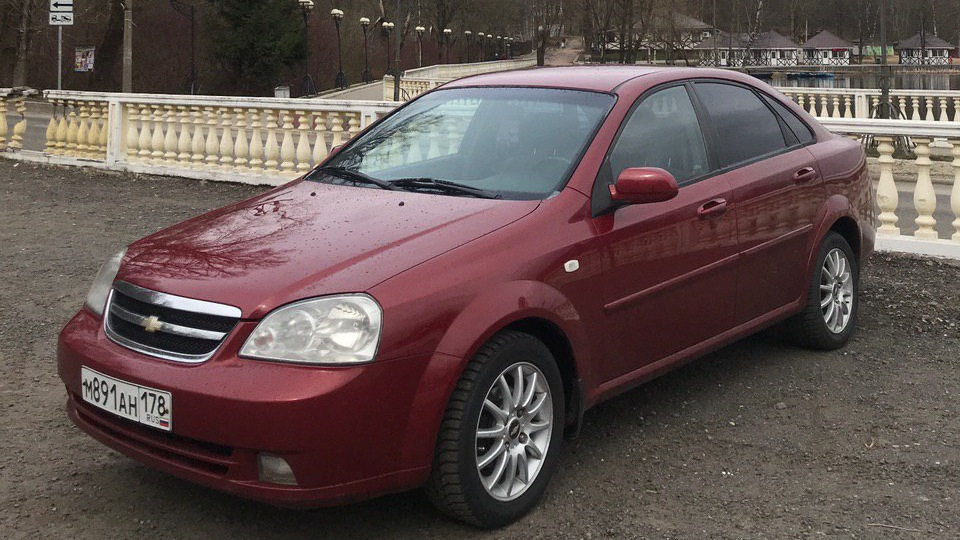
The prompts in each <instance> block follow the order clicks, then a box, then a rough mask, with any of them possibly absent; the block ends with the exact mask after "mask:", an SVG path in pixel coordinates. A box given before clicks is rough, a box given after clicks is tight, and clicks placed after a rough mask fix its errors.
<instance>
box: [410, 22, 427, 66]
mask: <svg viewBox="0 0 960 540" xmlns="http://www.w3.org/2000/svg"><path fill="white" fill-rule="evenodd" d="M413 31H414V32H416V33H417V67H423V33H424V32H426V31H427V29H426V28H424V27H422V26H417V27H416V28H414V29H413Z"/></svg>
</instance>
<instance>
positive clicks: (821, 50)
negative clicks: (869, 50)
mask: <svg viewBox="0 0 960 540" xmlns="http://www.w3.org/2000/svg"><path fill="white" fill-rule="evenodd" d="M800 47H801V48H802V49H803V56H802V58H801V61H802V63H804V64H807V65H811V66H849V65H850V59H851V57H852V56H853V45H851V44H850V43H849V42H847V41H845V40H843V39H841V38H839V37H837V36H836V35H835V34H833V33H832V32H830V31H829V30H824V31H822V32H820V33H819V34H817V35H815V36H813V37H812V38H810V39H808V40H807V41H805V42H804V43H803V45H801V46H800Z"/></svg>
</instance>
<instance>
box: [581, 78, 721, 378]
mask: <svg viewBox="0 0 960 540" xmlns="http://www.w3.org/2000/svg"><path fill="white" fill-rule="evenodd" d="M691 91H692V90H691V89H690V87H689V86H687V85H676V86H671V87H668V88H664V89H661V90H658V91H656V92H655V93H653V94H651V95H649V96H647V97H644V98H641V101H640V102H639V103H638V105H637V106H636V107H635V108H634V110H633V111H632V112H631V113H630V116H629V118H628V120H627V122H626V124H625V125H624V128H623V130H622V131H621V133H620V135H619V136H618V139H617V140H616V141H615V142H614V144H613V147H612V148H611V151H610V154H609V157H608V160H607V162H606V163H605V167H608V168H607V169H606V170H605V171H604V173H603V174H602V175H601V180H600V181H601V182H604V181H607V182H609V181H612V180H611V179H615V178H616V177H617V176H618V175H619V173H620V171H622V170H623V169H626V168H631V167H659V168H662V169H665V170H667V171H669V172H670V173H671V174H673V176H674V178H676V180H677V182H678V183H679V185H680V193H679V195H678V196H677V197H676V198H674V199H672V200H669V201H665V202H660V203H651V204H642V205H633V206H626V207H621V208H619V209H617V210H616V211H613V212H609V213H607V214H605V215H603V216H600V217H598V218H596V219H595V225H596V227H597V229H598V233H599V235H600V239H601V242H602V245H603V246H604V257H603V302H604V313H605V325H604V327H605V332H604V334H605V345H604V347H605V348H604V364H603V366H602V368H601V369H602V372H603V373H602V375H603V380H604V381H605V382H607V383H609V384H611V385H616V384H617V381H616V379H618V378H620V377H623V378H633V377H635V376H637V375H640V374H642V371H641V370H651V371H653V370H656V369H658V365H655V364H656V363H657V362H658V361H664V360H665V359H667V360H668V359H669V357H671V355H675V354H677V353H680V352H682V351H684V350H685V349H688V348H690V347H693V346H696V345H698V344H700V343H701V342H703V341H704V340H706V339H709V338H711V337H714V336H716V335H717V334H720V333H721V332H723V331H725V330H728V329H730V328H731V327H732V325H733V319H734V307H735V299H734V295H735V290H736V277H737V276H736V264H735V263H736V258H737V251H738V250H737V237H736V219H735V215H734V209H733V207H732V205H731V204H730V201H731V200H732V199H731V197H732V194H731V190H730V186H729V185H728V183H727V181H726V179H725V178H723V177H722V176H713V177H711V176H710V173H711V171H712V167H711V165H710V160H709V159H708V158H707V152H706V147H705V144H704V138H703V134H702V132H701V129H700V123H699V121H698V117H697V114H696V112H695V109H694V107H693V104H692V101H691V97H690V95H689V92H691Z"/></svg>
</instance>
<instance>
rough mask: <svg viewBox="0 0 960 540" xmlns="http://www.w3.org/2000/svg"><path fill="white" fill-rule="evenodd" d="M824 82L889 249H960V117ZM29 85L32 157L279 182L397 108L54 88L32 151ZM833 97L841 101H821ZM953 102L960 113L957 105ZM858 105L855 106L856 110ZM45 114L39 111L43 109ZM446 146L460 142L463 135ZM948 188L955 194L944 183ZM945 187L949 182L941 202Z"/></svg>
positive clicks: (5, 142) (4, 109) (439, 145)
mask: <svg viewBox="0 0 960 540" xmlns="http://www.w3.org/2000/svg"><path fill="white" fill-rule="evenodd" d="M805 90H806V89H805ZM817 92H818V93H812V94H800V93H794V94H793V97H794V99H804V100H807V98H806V96H809V95H815V96H817V97H816V100H815V101H814V100H812V99H811V100H807V101H805V104H806V106H811V103H813V104H815V105H817V106H822V107H823V108H824V109H823V110H825V111H827V112H828V114H827V115H826V116H823V115H821V118H820V121H821V122H822V123H823V124H824V125H825V126H826V127H827V128H828V129H831V130H833V131H834V132H837V133H841V134H845V135H848V136H851V137H852V138H858V139H864V140H868V141H869V142H870V143H871V145H875V146H876V150H877V151H878V152H879V155H880V158H879V160H878V163H877V164H876V165H875V166H877V167H878V168H879V182H878V183H877V205H878V207H879V209H880V215H879V221H880V227H879V229H878V248H879V249H890V250H898V251H908V252H914V253H924V254H931V255H940V256H949V257H954V258H958V259H960V121H958V120H951V119H949V118H947V119H946V120H944V119H943V118H942V117H936V119H935V120H879V119H868V118H859V117H856V115H854V113H855V112H856V108H857V106H858V105H862V106H863V107H870V106H871V105H870V103H871V101H869V100H868V101H866V102H864V101H863V99H865V98H871V99H872V96H871V95H869V94H859V96H862V97H859V98H858V95H856V94H846V95H847V96H849V99H846V98H845V94H844V92H845V91H843V90H830V91H823V90H819V91H817ZM28 93H29V92H24V91H19V92H12V91H10V90H8V89H0V148H4V147H6V148H7V149H8V150H14V151H15V155H16V156H17V157H19V158H21V159H34V160H39V161H47V162H52V163H59V164H74V165H89V166H95V167H102V168H109V169H116V170H127V171H132V172H142V173H153V174H161V175H173V176H183V177H190V178H201V179H211V180H228V181H233V182H246V183H256V184H268V185H279V184H281V183H283V182H286V181H288V180H289V179H292V178H295V177H296V176H297V175H299V174H302V173H303V172H305V171H307V170H309V169H310V168H311V167H313V166H314V165H315V164H316V163H318V162H319V161H321V160H322V159H324V158H325V157H326V156H327V155H328V153H329V152H330V150H331V149H332V148H334V147H336V146H338V145H340V144H342V143H344V142H346V141H347V140H348V139H349V138H351V137H353V136H355V135H356V134H357V133H359V132H360V131H361V130H362V129H363V128H365V127H366V126H367V125H368V124H370V123H371V122H373V121H374V120H376V119H377V118H379V117H381V116H383V115H385V114H387V113H389V112H390V111H391V110H392V109H393V107H394V106H395V105H394V104H393V103H385V102H372V101H333V100H298V99H272V98H233V97H215V96H175V95H149V94H101V93H91V92H62V91H47V92H45V93H44V96H45V98H46V100H47V102H48V103H49V104H51V105H53V107H52V113H51V114H50V118H49V119H48V120H46V121H45V122H44V123H45V124H46V128H45V131H43V129H44V128H43V127H42V125H36V126H33V127H32V128H31V129H32V130H35V131H36V132H37V133H36V136H37V138H38V139H40V140H42V141H43V146H42V150H36V151H29V150H21V148H22V146H23V141H24V133H25V132H26V130H27V124H26V119H27V116H26V115H25V109H26V107H25V105H24V97H25V94H28ZM958 94H960V93H958ZM895 95H896V94H895ZM824 96H826V97H828V98H829V99H827V100H826V101H825V102H821V101H820V98H821V97H824ZM900 96H903V97H904V99H906V98H908V97H913V96H911V95H909V94H900V95H898V96H897V97H898V98H899V97H900ZM921 96H923V94H916V97H917V99H918V103H929V102H932V103H934V105H936V104H937V101H936V100H934V99H933V97H932V96H931V97H930V99H929V100H928V99H926V97H924V99H923V100H922V101H921V100H920V97H921ZM945 97H950V98H951V99H953V97H952V96H945ZM958 97H960V95H958ZM864 103H866V104H864ZM953 107H957V105H953ZM921 109H922V107H921ZM808 110H809V109H808ZM838 110H839V113H837V111H838ZM944 110H947V111H949V112H952V109H950V108H949V107H944ZM11 111H14V112H17V113H19V114H20V120H18V121H16V123H15V126H14V128H13V131H12V135H11V134H10V132H9V129H8V127H7V124H8V121H7V120H6V117H7V114H8V113H9V112H11ZM847 111H850V114H851V116H846V115H845V113H846V112H847ZM35 117H36V113H34V116H31V118H35ZM31 133H33V131H32V132H31ZM435 135H436V137H435V139H434V142H435V143H436V144H435V145H434V143H433V142H432V143H431V150H429V152H432V153H436V152H441V151H443V148H445V146H444V142H443V141H445V140H446V138H445V135H444V134H441V133H438V134H435ZM934 140H937V141H942V142H941V143H940V144H939V146H940V147H941V148H942V147H946V148H949V152H950V156H951V157H952V159H953V161H952V163H951V167H952V171H953V174H952V178H949V179H947V180H946V182H947V183H949V184H950V185H951V187H952V189H951V188H946V186H944V185H940V184H937V186H936V187H935V185H934V182H933V180H932V178H931V168H932V162H931V159H930V156H931V143H932V141H934ZM895 142H896V143H897V145H898V146H899V147H901V148H903V147H904V146H910V147H911V149H912V150H913V153H914V154H915V155H916V159H915V160H914V165H915V174H914V173H913V172H909V173H907V174H908V175H909V178H904V177H903V174H904V172H903V170H902V167H898V169H901V170H899V174H900V175H901V177H900V178H899V179H898V181H899V187H898V183H897V182H895V181H894V163H895V160H894V157H893V156H894V148H895V145H894V143H895ZM37 144H39V143H37ZM433 146H436V151H435V150H433V149H432V148H433ZM934 146H936V145H934ZM446 147H449V148H453V147H455V143H454V142H449V143H447V146H446ZM38 148H39V147H38ZM411 151H417V149H411ZM938 152H939V151H938ZM896 161H897V162H899V163H901V164H902V163H903V160H896ZM950 180H952V182H950ZM939 181H940V182H944V179H943V178H939ZM945 188H946V189H950V193H949V194H947V193H943V192H944V190H945ZM901 191H903V192H904V193H910V192H912V198H913V206H912V207H911V208H904V207H903V206H909V205H901V203H900V197H901ZM937 191H940V192H941V193H940V195H941V200H940V204H939V205H938V201H937ZM914 215H915V216H916V217H915V218H914ZM905 216H906V217H905ZM907 220H912V221H913V223H912V224H911V223H909V222H908V221H907Z"/></svg>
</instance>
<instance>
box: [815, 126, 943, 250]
mask: <svg viewBox="0 0 960 540" xmlns="http://www.w3.org/2000/svg"><path fill="white" fill-rule="evenodd" d="M821 122H822V123H823V124H824V125H825V126H826V127H827V128H829V129H830V130H831V131H833V132H835V133H842V134H845V135H848V136H850V137H852V138H855V139H861V140H862V139H864V138H871V139H873V140H874V141H876V143H877V151H878V152H879V154H880V158H879V160H878V161H879V168H880V179H879V182H878V183H877V206H878V207H879V208H880V216H879V220H880V226H879V228H878V229H877V248H878V249H881V250H890V251H906V252H909V253H920V254H924V255H937V256H943V257H951V258H955V259H960V123H952V122H951V123H943V122H934V121H904V120H879V119H835V118H824V119H821ZM934 139H938V140H945V141H947V144H948V145H949V147H950V155H951V157H952V158H953V162H952V163H951V166H952V168H953V173H954V174H953V182H952V185H953V188H952V190H951V192H950V196H949V203H948V205H949V207H948V208H943V207H940V208H938V202H937V193H936V190H935V189H934V185H933V182H932V180H931V175H930V171H931V168H932V165H933V162H932V161H931V160H930V154H931V149H930V143H931V142H933V140H934ZM895 142H900V143H902V144H909V145H912V146H913V152H914V154H916V156H917V157H916V160H915V165H916V176H914V177H913V178H902V179H901V180H905V181H907V183H911V184H913V186H912V187H913V190H912V191H913V210H915V211H916V214H917V217H916V219H915V220H914V224H915V225H916V230H915V231H914V232H913V233H912V234H910V235H907V234H903V232H902V231H901V227H900V224H901V221H900V219H901V218H900V216H899V215H898V214H897V210H898V208H899V206H900V192H899V189H898V188H897V183H896V181H895V179H894V163H895V160H894V158H893V154H894V151H895V146H894V143H895ZM938 212H939V213H940V214H941V215H945V216H947V217H946V218H945V220H944V221H946V223H938V221H937V219H936V218H935V217H934V214H936V213H938ZM951 214H952V215H951ZM938 229H940V230H947V231H948V233H947V234H941V233H940V232H938Z"/></svg>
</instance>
